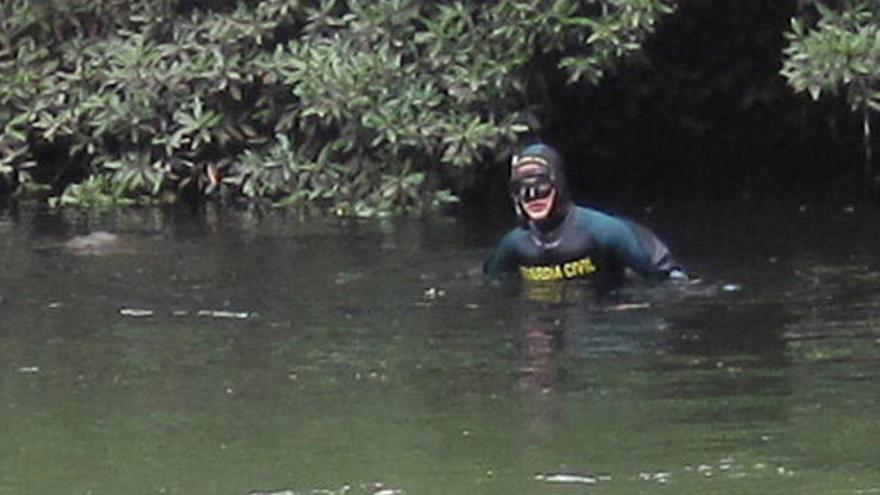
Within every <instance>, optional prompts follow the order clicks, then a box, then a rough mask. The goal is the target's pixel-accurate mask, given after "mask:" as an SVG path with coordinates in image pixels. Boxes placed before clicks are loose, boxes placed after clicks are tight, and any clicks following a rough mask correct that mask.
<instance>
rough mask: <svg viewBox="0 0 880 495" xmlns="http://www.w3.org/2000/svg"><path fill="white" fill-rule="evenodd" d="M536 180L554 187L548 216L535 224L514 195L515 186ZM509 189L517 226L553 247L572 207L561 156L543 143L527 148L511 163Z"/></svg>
mask: <svg viewBox="0 0 880 495" xmlns="http://www.w3.org/2000/svg"><path fill="white" fill-rule="evenodd" d="M535 165H537V167H535ZM535 177H545V178H546V179H547V180H549V181H550V183H551V184H553V188H554V189H555V191H556V197H555V199H554V200H553V207H552V209H551V210H550V215H549V216H548V217H547V218H546V219H545V220H541V221H537V222H536V221H532V220H531V219H530V218H529V216H528V214H526V212H525V211H523V208H522V205H521V204H520V200H519V197H517V194H516V191H517V186H518V185H519V184H520V183H521V182H522V181H525V180H529V179H533V178H535ZM510 186H511V196H512V199H513V207H514V210H515V211H516V217H517V221H518V222H519V224H520V226H521V227H524V228H527V229H529V230H530V231H531V232H532V234H533V236H534V237H535V240H536V241H538V242H539V243H541V244H552V243H553V242H554V240H555V239H556V238H557V237H558V233H559V232H558V231H560V230H562V227H563V224H564V223H565V220H566V218H567V217H568V216H569V214H570V212H571V211H572V206H573V204H572V201H571V196H570V194H569V191H568V184H567V183H566V181H565V164H564V162H563V160H562V156H561V155H560V154H559V152H557V151H556V150H555V149H553V148H552V147H550V146H548V145H546V144H533V145H530V146H527V147H526V148H524V149H523V150H522V151H521V152H520V153H519V154H518V155H516V156H514V157H513V159H512V160H511V171H510Z"/></svg>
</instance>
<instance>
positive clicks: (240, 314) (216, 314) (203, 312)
mask: <svg viewBox="0 0 880 495" xmlns="http://www.w3.org/2000/svg"><path fill="white" fill-rule="evenodd" d="M196 314H197V315H198V316H209V317H211V318H229V319H235V320H245V319H248V318H252V317H254V316H256V315H257V314H256V313H248V312H247V311H222V310H220V311H215V310H210V309H200V310H199V312H198V313H196Z"/></svg>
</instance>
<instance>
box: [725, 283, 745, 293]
mask: <svg viewBox="0 0 880 495" xmlns="http://www.w3.org/2000/svg"><path fill="white" fill-rule="evenodd" d="M721 290H723V291H724V292H739V291H741V290H742V286H741V285H739V284H724V285H722V286H721Z"/></svg>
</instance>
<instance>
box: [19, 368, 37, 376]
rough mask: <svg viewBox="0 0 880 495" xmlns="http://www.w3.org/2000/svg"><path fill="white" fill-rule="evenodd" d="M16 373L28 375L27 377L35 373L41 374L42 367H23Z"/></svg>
mask: <svg viewBox="0 0 880 495" xmlns="http://www.w3.org/2000/svg"><path fill="white" fill-rule="evenodd" d="M15 371H17V372H19V373H22V374H26V375H32V374H34V373H39V372H40V367H39V366H21V367H19V368H17V369H16V370H15Z"/></svg>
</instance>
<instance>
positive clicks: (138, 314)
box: [119, 308, 156, 318]
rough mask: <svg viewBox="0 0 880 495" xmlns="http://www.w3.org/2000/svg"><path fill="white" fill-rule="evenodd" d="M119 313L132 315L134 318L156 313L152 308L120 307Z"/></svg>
mask: <svg viewBox="0 0 880 495" xmlns="http://www.w3.org/2000/svg"><path fill="white" fill-rule="evenodd" d="M119 314H120V315H122V316H133V317H135V318H143V317H145V316H153V315H154V314H156V313H155V311H153V310H152V309H140V308H122V309H120V310H119Z"/></svg>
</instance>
